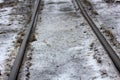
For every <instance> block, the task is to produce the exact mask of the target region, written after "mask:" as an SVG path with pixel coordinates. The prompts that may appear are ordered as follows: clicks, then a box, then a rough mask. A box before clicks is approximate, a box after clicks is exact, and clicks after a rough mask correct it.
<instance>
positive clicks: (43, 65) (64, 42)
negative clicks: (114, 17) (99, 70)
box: [8, 0, 120, 80]
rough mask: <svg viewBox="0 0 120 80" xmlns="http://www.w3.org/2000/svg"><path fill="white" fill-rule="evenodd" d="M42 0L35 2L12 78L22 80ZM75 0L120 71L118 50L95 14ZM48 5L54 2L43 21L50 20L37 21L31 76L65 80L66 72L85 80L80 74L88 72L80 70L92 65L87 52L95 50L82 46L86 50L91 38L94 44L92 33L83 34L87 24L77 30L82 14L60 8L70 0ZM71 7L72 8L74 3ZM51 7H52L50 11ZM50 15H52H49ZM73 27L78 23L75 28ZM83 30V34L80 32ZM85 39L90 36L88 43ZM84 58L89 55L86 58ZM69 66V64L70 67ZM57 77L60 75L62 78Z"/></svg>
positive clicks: (75, 77)
mask: <svg viewBox="0 0 120 80" xmlns="http://www.w3.org/2000/svg"><path fill="white" fill-rule="evenodd" d="M41 1H42V0H36V2H35V6H34V11H33V14H32V18H31V22H30V26H29V29H28V30H27V31H26V35H25V37H24V39H23V41H22V44H21V46H20V49H19V52H18V55H17V56H16V59H15V62H14V64H13V67H12V70H11V72H10V76H9V78H8V80H17V79H18V75H19V71H20V68H21V66H22V63H23V60H24V58H25V56H26V54H25V52H26V47H27V44H28V43H29V38H30V37H31V34H32V32H33V30H34V29H35V25H36V24H37V22H39V21H37V18H38V13H39V10H40V5H41ZM46 1H47V0H46ZM53 1H54V0H53ZM68 2H69V1H68ZM75 2H76V4H77V6H78V7H79V9H80V10H81V13H82V15H83V16H84V18H85V19H86V21H87V22H88V24H89V25H90V27H91V28H92V30H93V32H94V33H95V35H96V36H97V38H98V39H99V41H100V43H101V44H102V45H103V47H104V49H105V51H106V52H107V53H108V55H109V57H110V58H111V60H112V61H113V63H114V65H115V67H116V68H117V70H118V71H119V72H120V58H119V57H118V56H117V54H116V52H115V51H114V49H113V48H112V47H111V46H110V44H109V43H108V42H107V40H106V39H105V37H104V36H103V35H102V33H101V32H100V31H99V29H98V28H97V26H96V25H95V23H94V22H93V20H92V19H91V17H90V16H89V15H88V13H87V11H86V9H85V8H84V6H83V5H82V3H81V0H75ZM48 4H50V8H48V7H47V6H46V7H45V10H43V12H42V15H43V16H44V17H43V22H46V23H42V22H41V23H38V24H37V27H38V31H37V32H38V34H37V38H38V41H36V42H35V43H33V44H32V46H33V47H34V49H35V51H33V53H35V54H34V55H35V56H36V58H35V56H33V57H34V58H33V63H34V65H33V66H32V68H33V71H32V69H31V72H33V73H32V74H31V75H33V77H32V78H31V80H38V79H41V80H48V79H49V80H51V79H50V78H52V80H65V78H64V77H65V76H64V75H66V76H67V77H68V76H72V78H71V79H72V80H73V77H74V79H75V80H82V79H81V77H79V76H78V75H80V74H82V73H83V72H85V71H84V70H80V67H81V69H85V67H89V65H86V64H87V62H86V63H85V61H86V60H87V58H89V57H86V55H88V54H87V53H89V55H90V54H92V52H91V51H89V50H88V47H87V48H86V49H87V50H82V49H85V48H84V47H82V45H84V44H87V41H88V43H90V42H89V39H88V38H89V36H88V35H87V34H85V35H84V34H83V33H82V32H84V33H86V32H85V31H84V29H85V28H84V27H83V28H84V29H77V28H78V27H79V25H77V23H79V22H80V21H81V20H82V19H81V20H78V19H79V18H80V17H79V18H77V17H76V15H77V14H76V15H75V14H74V10H73V9H71V8H68V7H67V8H68V9H66V8H64V9H59V8H58V7H61V6H60V5H61V4H63V5H65V6H66V4H68V3H67V1H66V2H64V1H62V0H61V2H60V5H59V4H58V3H57V2H49V1H48V3H46V5H48ZM54 4H55V6H58V7H55V6H54ZM62 7H63V6H62ZM69 7H71V5H70V6H69ZM48 10H50V12H49V13H46V12H47V11H48ZM53 10H56V12H54V11H53ZM57 10H59V11H57ZM52 11H53V12H52ZM69 13H71V14H72V16H75V17H70V16H68V15H71V14H69ZM46 15H47V16H49V17H46ZM64 15H66V16H64ZM40 16H41V15H40ZM58 16H59V17H58ZM65 21H66V22H65ZM72 21H73V23H72ZM51 22H52V23H51ZM63 24H64V25H63ZM41 25H42V26H41ZM39 26H40V27H39ZM73 26H75V28H74V27H73ZM39 29H40V31H39ZM80 30H81V32H80ZM88 30H89V29H88ZM79 32H80V34H79V35H78V33H79ZM90 34H92V33H90ZM39 35H40V36H39ZM81 35H84V36H81ZM39 38H40V39H39ZM81 38H82V39H81ZM90 38H92V39H93V36H90ZM84 39H86V42H85V40H84ZM87 39H88V40H87ZM79 40H80V41H79ZM82 42H83V43H82ZM91 42H92V41H91ZM87 51H88V52H87ZM69 53H71V54H69ZM82 53H85V54H82ZM81 55H82V56H81ZM83 57H85V59H84V58H83ZM81 58H82V59H81ZM37 60H39V61H38V64H35V61H36V62H37ZM81 63H82V64H83V65H82V64H81ZM88 63H89V60H88ZM38 66H39V67H38ZM66 66H68V67H67V68H66ZM71 66H72V68H71ZM40 69H41V70H40ZM42 69H43V70H42ZM90 69H91V68H89V69H86V70H87V71H88V73H86V74H88V75H90V74H91V73H89V72H91V71H89V70H90ZM36 71H37V72H36ZM42 71H43V72H42ZM69 71H70V72H69ZM82 71H83V72H82ZM66 73H67V74H66ZM63 74H64V75H63ZM55 76H57V77H58V78H57V77H55ZM59 77H60V78H59ZM66 80H67V79H66ZM84 80H85V78H84ZM86 80H87V78H86Z"/></svg>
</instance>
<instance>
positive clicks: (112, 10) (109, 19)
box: [89, 0, 120, 43]
mask: <svg viewBox="0 0 120 80" xmlns="http://www.w3.org/2000/svg"><path fill="white" fill-rule="evenodd" d="M89 1H90V2H91V3H92V4H93V7H94V9H95V10H96V11H97V12H98V14H99V15H98V16H97V17H98V19H99V20H100V21H101V22H102V23H103V24H104V25H105V27H106V28H107V29H108V30H110V31H111V32H112V33H113V34H114V36H115V37H116V39H117V41H118V42H119V43H120V5H119V2H118V3H117V2H115V3H111V4H110V3H105V2H104V1H103V0H89Z"/></svg>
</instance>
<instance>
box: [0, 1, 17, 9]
mask: <svg viewBox="0 0 120 80" xmlns="http://www.w3.org/2000/svg"><path fill="white" fill-rule="evenodd" d="M16 5H17V3H16V2H14V1H12V2H4V3H0V8H4V7H13V6H16Z"/></svg>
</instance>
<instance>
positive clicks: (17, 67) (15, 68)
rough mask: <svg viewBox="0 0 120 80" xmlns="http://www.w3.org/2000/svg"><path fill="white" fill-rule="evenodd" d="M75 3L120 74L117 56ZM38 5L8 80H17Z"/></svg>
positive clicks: (79, 2) (119, 59) (78, 3)
mask: <svg viewBox="0 0 120 80" xmlns="http://www.w3.org/2000/svg"><path fill="white" fill-rule="evenodd" d="M75 1H76V3H77V5H78V7H79V9H80V10H81V13H82V14H83V16H84V18H85V19H86V21H87V22H88V24H89V25H90V26H91V28H92V30H93V32H94V33H95V34H96V36H97V38H98V39H99V41H100V42H101V44H102V45H103V47H104V49H105V50H106V52H107V53H108V55H109V56H110V58H111V60H112V61H113V63H114V65H115V67H116V68H117V70H118V71H119V72H120V58H119V57H118V56H117V54H116V52H115V51H114V49H113V48H112V47H111V46H110V44H109V43H108V42H107V40H106V39H105V37H104V36H103V35H102V33H101V32H100V31H99V29H98V28H97V26H96V25H95V23H94V22H93V20H92V19H91V17H90V16H89V15H88V13H87V11H86V9H85V8H84V7H83V5H82V3H81V1H80V0H75ZM40 4H41V0H36V5H35V7H34V11H33V15H32V18H31V23H30V26H29V29H28V30H27V33H26V35H25V37H24V39H23V42H22V44H21V47H20V49H19V52H18V55H17V56H16V60H15V62H14V66H13V67H12V70H11V72H10V76H9V78H8V80H17V78H18V75H19V70H20V68H21V65H22V62H23V59H24V56H25V54H24V53H25V51H26V46H27V43H28V41H29V38H30V35H31V33H32V31H33V29H34V26H35V24H36V22H37V16H38V9H39V6H40Z"/></svg>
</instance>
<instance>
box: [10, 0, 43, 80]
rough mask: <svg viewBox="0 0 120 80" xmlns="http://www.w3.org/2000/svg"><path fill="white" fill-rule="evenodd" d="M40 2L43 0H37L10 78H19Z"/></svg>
mask: <svg viewBox="0 0 120 80" xmlns="http://www.w3.org/2000/svg"><path fill="white" fill-rule="evenodd" d="M40 4H41V0H36V1H35V6H34V11H33V14H32V18H31V22H30V26H29V28H28V29H27V32H26V34H25V36H24V39H23V41H22V44H21V46H20V49H19V52H18V54H17V56H16V59H15V61H14V64H13V67H12V70H11V72H10V75H9V77H8V80H17V78H18V75H19V71H20V67H21V65H22V62H23V59H24V55H25V51H26V46H27V44H28V41H29V38H30V35H31V32H32V31H33V30H32V29H34V25H35V22H36V19H37V14H38V9H39V6H40Z"/></svg>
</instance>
